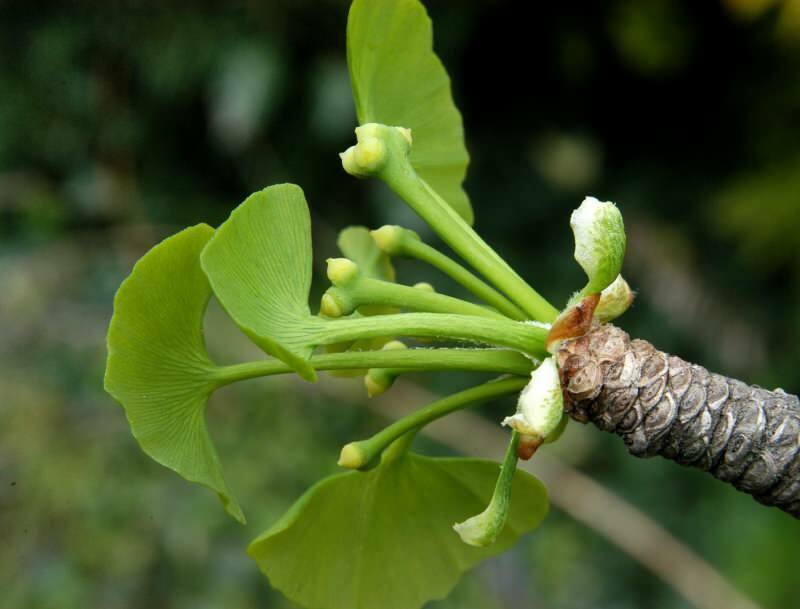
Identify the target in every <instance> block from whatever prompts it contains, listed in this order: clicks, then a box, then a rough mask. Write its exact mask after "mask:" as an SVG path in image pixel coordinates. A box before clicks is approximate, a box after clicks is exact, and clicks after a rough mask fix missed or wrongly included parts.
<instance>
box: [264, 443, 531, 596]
mask: <svg viewBox="0 0 800 609" xmlns="http://www.w3.org/2000/svg"><path fill="white" fill-rule="evenodd" d="M497 472H498V467H497V464H496V463H493V462H490V461H480V460H476V459H431V458H428V457H422V456H419V455H413V454H406V455H404V456H401V457H399V458H397V459H396V460H388V459H386V458H384V461H383V462H382V463H381V464H380V465H379V466H378V467H377V468H375V469H372V470H370V471H367V472H349V473H345V474H339V475H335V476H332V477H330V478H327V479H325V480H323V481H321V482H319V483H318V484H316V485H315V486H313V487H312V488H311V489H309V490H308V491H307V492H306V493H305V494H304V495H303V496H302V497H301V498H300V499H299V500H298V501H297V502H296V503H295V504H294V505H293V506H292V507H291V508H290V509H289V511H288V512H286V514H285V515H284V516H283V517H282V518H281V519H280V520H279V521H278V522H277V523H276V524H275V525H274V526H273V527H272V528H271V529H269V530H268V531H266V532H265V533H263V534H262V535H261V536H260V537H258V538H257V539H256V540H255V541H253V543H252V544H251V545H250V547H249V549H248V553H249V554H250V556H252V557H253V558H254V559H255V560H256V561H257V562H258V564H259V567H260V568H261V570H262V571H263V572H264V574H265V575H266V576H267V577H268V578H269V580H270V582H271V583H272V585H273V586H275V587H276V588H278V589H279V590H280V591H281V592H283V593H284V594H285V595H286V596H287V597H288V598H290V599H291V600H293V601H294V602H296V603H299V604H300V605H302V606H304V607H313V608H314V609H375V608H376V607H380V608H381V609H414V608H416V607H420V606H421V605H423V604H424V603H426V602H427V601H429V600H431V599H437V598H443V597H444V596H446V595H447V594H448V593H449V592H450V590H451V589H452V588H453V587H454V586H455V584H456V583H457V581H458V579H459V578H460V576H461V574H462V573H463V572H464V571H466V570H468V569H470V568H471V567H472V566H474V565H475V564H477V563H478V562H480V561H481V560H484V559H486V558H488V557H490V556H493V555H495V554H499V553H501V552H503V551H505V550H506V549H508V548H509V547H510V546H511V545H513V544H514V543H515V542H516V541H517V539H519V537H520V536H521V535H523V534H525V533H527V532H529V531H532V530H533V529H535V528H536V527H537V526H539V524H540V523H541V521H542V520H543V518H544V516H545V515H546V513H547V492H546V491H545V488H544V486H543V485H542V484H541V483H540V482H539V481H538V480H536V479H535V478H534V477H533V476H531V475H529V474H527V473H525V472H521V471H518V472H517V473H516V474H515V477H514V484H513V500H512V505H511V509H510V513H509V518H508V523H507V525H506V527H505V529H504V530H503V532H502V533H501V534H500V536H499V537H498V540H497V543H496V544H495V545H493V546H490V547H487V548H475V547H472V546H468V545H466V544H464V543H463V542H462V541H461V539H460V538H459V537H458V535H457V534H456V533H455V532H454V531H453V529H452V526H453V524H454V523H455V522H460V521H462V520H464V519H465V518H467V517H469V516H471V515H472V514H475V513H477V512H480V511H481V510H483V509H484V507H485V506H486V504H487V503H488V502H489V500H490V499H491V496H492V490H493V489H494V485H495V478H496V477H497Z"/></svg>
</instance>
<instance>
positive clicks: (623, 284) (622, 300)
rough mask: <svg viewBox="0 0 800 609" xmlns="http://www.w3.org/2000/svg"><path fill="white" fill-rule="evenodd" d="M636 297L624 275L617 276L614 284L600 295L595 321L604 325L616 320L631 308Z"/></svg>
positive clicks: (595, 311)
mask: <svg viewBox="0 0 800 609" xmlns="http://www.w3.org/2000/svg"><path fill="white" fill-rule="evenodd" d="M634 297H635V294H634V293H633V290H631V286H629V285H628V282H627V281H625V279H623V278H622V275H617V278H616V279H615V280H614V282H613V283H612V284H611V285H610V286H608V287H607V288H606V289H605V290H603V291H602V292H601V293H600V301H599V302H598V303H597V307H596V308H595V310H594V317H595V319H596V320H597V321H599V322H600V323H602V324H604V323H606V322H609V321H612V320H614V319H616V318H617V317H619V316H620V315H622V314H623V313H624V312H625V311H627V310H628V309H629V308H630V306H631V304H633V299H634Z"/></svg>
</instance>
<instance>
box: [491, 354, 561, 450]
mask: <svg viewBox="0 0 800 609" xmlns="http://www.w3.org/2000/svg"><path fill="white" fill-rule="evenodd" d="M563 412H564V397H563V395H562V393H561V381H560V379H559V377H558V369H557V368H556V363H555V360H554V359H553V358H552V357H548V358H547V359H545V360H544V361H543V362H542V364H541V365H540V366H539V367H538V368H537V369H536V370H534V371H533V372H532V373H531V381H530V383H528V384H527V385H526V386H525V389H523V390H522V393H520V395H519V401H518V402H517V412H516V413H515V414H514V416H511V417H506V418H505V419H504V420H503V425H508V426H509V427H511V428H512V429H514V430H516V431H518V432H519V433H520V434H521V435H522V436H523V438H524V440H525V442H523V444H525V447H526V454H527V453H530V454H533V451H534V450H535V449H536V448H537V447H538V445H540V444H542V443H543V442H544V440H545V438H547V436H549V435H550V434H551V433H553V432H554V431H555V430H556V429H557V428H558V425H559V423H560V422H561V417H562V415H563ZM534 445H535V446H534ZM528 456H529V455H528Z"/></svg>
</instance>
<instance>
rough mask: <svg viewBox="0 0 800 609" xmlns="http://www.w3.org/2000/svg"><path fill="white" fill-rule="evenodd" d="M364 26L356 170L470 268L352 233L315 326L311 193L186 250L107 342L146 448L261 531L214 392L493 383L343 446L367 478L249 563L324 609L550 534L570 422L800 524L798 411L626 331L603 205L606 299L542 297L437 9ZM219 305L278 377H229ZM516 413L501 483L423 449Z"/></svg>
mask: <svg viewBox="0 0 800 609" xmlns="http://www.w3.org/2000/svg"><path fill="white" fill-rule="evenodd" d="M347 28H348V29H347V57H348V66H349V69H350V76H351V82H352V87H353V95H354V99H355V105H356V110H357V116H358V121H359V126H358V127H357V128H356V130H355V132H356V139H357V143H356V144H355V145H354V146H352V147H351V148H349V149H348V150H346V151H345V152H343V153H342V155H341V163H342V166H343V167H344V169H345V171H346V172H347V173H349V174H351V175H353V176H356V177H358V178H377V179H380V180H382V181H383V182H385V183H386V184H387V185H388V186H389V187H390V188H391V189H392V190H393V191H394V192H395V193H396V194H397V195H398V196H399V198H400V199H402V200H403V201H405V203H407V204H408V205H410V206H411V207H412V209H413V210H414V211H415V212H416V213H417V214H418V215H419V216H421V218H422V219H423V220H425V222H427V223H428V224H429V225H430V226H431V227H432V229H433V230H434V231H435V232H436V233H437V234H438V236H439V237H440V238H441V239H442V241H443V242H444V243H445V244H447V245H448V246H449V247H450V249H451V250H452V251H453V252H455V253H456V254H457V255H458V257H460V258H461V260H462V262H463V263H464V264H462V262H458V261H457V260H455V259H453V258H451V257H449V256H447V255H446V254H444V253H443V252H441V251H440V250H438V249H435V248H434V247H432V246H431V245H428V244H426V243H424V242H423V241H422V240H421V239H420V238H419V236H418V235H417V234H415V233H414V232H412V231H411V230H408V229H405V228H402V227H399V226H384V227H382V228H378V229H377V230H373V231H369V230H368V229H366V228H364V227H349V228H346V229H345V230H343V231H342V233H341V234H340V238H339V242H338V244H339V248H340V250H341V252H342V256H343V257H341V258H333V259H330V260H328V278H329V280H330V282H331V284H332V286H331V287H330V288H329V289H328V290H327V291H326V292H325V293H324V295H323V297H322V301H321V303H320V306H319V312H318V313H317V314H314V313H312V309H311V307H310V305H309V291H310V287H311V280H312V273H311V269H312V251H311V234H310V219H309V211H308V207H307V204H306V201H305V198H304V195H303V191H302V190H301V189H300V187H298V186H296V185H292V184H280V185H275V186H270V187H268V188H266V189H264V190H262V191H260V192H257V193H255V194H253V195H251V196H250V197H248V198H247V199H246V200H245V201H244V203H242V204H241V205H240V206H239V207H238V208H236V209H235V210H234V211H233V213H232V214H231V215H230V218H229V219H228V220H226V221H225V222H224V223H223V224H222V225H221V226H219V227H217V228H216V229H214V228H212V227H210V226H208V225H205V224H199V225H196V226H193V227H190V228H187V229H185V230H183V231H181V232H179V233H177V234H176V235H173V236H172V237H169V238H168V239H166V240H165V241H163V242H162V243H160V244H158V245H156V246H155V247H154V248H153V249H152V250H150V251H149V252H148V253H147V254H145V255H144V256H143V257H142V259H141V260H140V261H139V262H138V263H137V264H136V266H135V267H134V269H133V271H132V273H131V275H130V276H129V277H128V278H127V279H126V280H125V281H124V282H123V284H122V285H121V287H120V289H119V291H118V293H117V296H116V299H115V302H114V316H113V318H112V320H111V325H110V328H109V332H108V349H109V355H108V364H107V369H106V378H105V386H106V389H107V390H108V392H109V393H110V394H111V395H113V396H114V397H115V398H116V399H117V400H118V401H119V402H120V403H121V404H122V406H123V407H124V409H125V413H126V415H127V418H128V421H129V423H130V426H131V430H132V432H133V435H134V437H135V438H136V440H137V441H138V442H139V444H140V445H141V447H142V449H143V450H144V451H145V452H146V453H147V454H148V455H150V456H151V457H152V458H153V459H155V460H156V461H157V462H159V463H161V464H162V465H165V466H166V467H169V468H171V469H172V470H174V471H175V472H177V473H178V474H180V475H181V476H183V477H184V478H186V479H187V480H189V481H192V482H197V483H200V484H202V485H204V486H206V487H208V488H210V489H212V490H214V491H215V492H216V493H217V494H218V495H219V497H220V498H221V500H222V502H223V504H224V506H225V509H226V510H227V511H228V512H229V513H230V514H231V515H232V516H233V517H234V518H236V519H237V520H239V521H240V522H244V514H243V511H242V509H241V507H240V506H239V504H238V502H237V501H236V499H235V497H234V495H233V493H232V492H231V490H230V489H229V488H228V486H227V483H226V482H225V479H224V477H223V473H222V466H221V464H220V460H219V457H218V455H217V452H216V450H215V448H214V445H213V443H212V440H211V437H210V434H209V431H208V428H207V424H206V417H205V407H206V403H207V400H208V398H209V396H210V395H211V394H212V393H213V392H214V391H215V390H216V389H218V388H220V387H222V386H224V385H227V384H230V383H234V382H236V381H241V380H246V379H252V378H256V377H262V376H270V375H275V374H289V373H295V374H298V375H299V376H300V377H302V378H304V379H306V380H307V381H311V382H313V381H314V380H316V378H317V375H318V374H319V373H320V372H324V371H329V372H334V371H338V372H347V373H350V374H353V375H360V376H362V377H363V380H364V384H365V386H366V389H367V391H368V392H369V394H370V395H376V394H379V393H382V392H384V391H387V390H388V389H389V388H390V387H391V385H392V383H393V381H394V379H395V378H396V377H397V376H399V375H401V374H403V373H405V372H409V371H446V370H461V371H481V372H493V373H497V374H498V378H497V379H496V380H493V381H491V382H487V383H483V384H480V385H477V386H474V387H471V388H468V389H465V390H463V391H460V392H458V393H455V394H453V395H449V396H447V397H444V398H443V399H440V400H438V401H436V402H433V403H431V404H429V405H427V406H424V407H422V408H420V409H419V410H417V411H415V412H413V413H412V414H411V415H409V416H407V417H405V418H403V419H400V420H397V421H395V422H393V423H392V424H390V425H389V426H387V427H386V428H384V429H383V430H380V431H378V432H377V433H376V434H375V435H373V436H372V437H370V438H367V439H364V440H359V441H354V442H351V443H349V444H347V445H345V446H344V447H343V448H342V450H341V454H340V455H339V464H340V465H342V466H343V467H344V468H347V469H349V470H352V471H348V472H344V473H341V474H338V475H335V476H332V477H330V478H327V479H325V480H323V481H321V482H319V483H318V484H316V485H315V486H314V487H312V488H311V489H309V490H308V491H307V492H306V493H305V494H304V495H303V496H302V497H301V498H300V499H298V501H297V502H296V503H295V504H294V505H293V506H292V507H291V508H290V509H289V510H288V511H287V512H286V514H285V515H284V516H283V517H282V518H281V519H280V520H278V522H276V523H275V524H274V525H273V526H272V527H271V528H270V529H269V530H267V531H266V532H264V533H263V534H262V535H260V536H259V537H258V538H257V539H256V540H254V541H253V542H252V543H251V545H250V547H249V550H248V551H249V553H250V555H251V556H252V557H253V558H254V559H255V560H256V562H257V563H258V565H259V567H260V568H261V569H262V571H263V572H264V573H265V574H266V576H267V577H268V578H269V580H270V582H271V583H272V584H273V585H274V586H275V587H276V588H278V589H280V590H281V591H282V592H283V593H284V594H286V595H287V596H288V597H289V598H291V599H292V600H294V601H295V602H297V603H299V604H300V605H302V606H306V607H313V608H317V607H319V608H331V609H339V608H341V609H345V608H347V609H361V608H368V609H374V608H376V607H381V608H386V609H392V608H397V609H403V608H406V609H407V608H413V607H419V606H420V605H422V604H423V603H425V602H426V601H427V600H430V599H433V598H440V597H443V596H444V595H446V594H447V593H448V592H449V590H450V589H451V588H452V587H453V586H454V585H455V583H456V581H457V580H458V578H459V576H460V575H461V573H463V572H464V571H465V570H466V569H469V568H470V567H471V566H473V565H474V564H476V563H477V562H479V561H481V560H483V559H485V558H487V557H489V556H492V555H494V554H497V553H499V552H502V551H503V550H505V549H507V548H508V547H510V546H511V545H512V544H513V543H514V542H515V541H516V540H517V539H518V538H519V537H520V536H521V535H523V534H525V533H527V532H530V531H532V530H533V529H535V528H536V527H537V526H539V524H540V523H541V522H542V520H543V519H544V517H545V514H546V512H547V495H546V491H545V489H544V488H543V486H542V485H541V483H539V482H538V481H537V480H536V479H535V478H533V477H532V476H530V475H528V474H526V473H524V472H521V471H518V470H517V469H516V466H517V460H518V459H519V458H531V457H532V456H533V455H534V453H535V452H536V450H537V449H538V448H539V447H540V446H541V445H542V444H544V443H547V442H551V441H554V440H556V439H557V438H558V436H559V435H560V432H561V431H562V430H563V427H564V426H565V425H566V423H567V420H568V419H569V418H570V417H571V418H573V419H576V420H579V421H582V422H586V421H592V422H593V423H595V424H596V425H597V426H598V427H600V428H601V429H604V430H607V431H612V432H614V433H616V434H618V435H620V436H622V437H623V439H624V440H625V442H626V444H627V445H628V448H629V450H630V451H631V452H632V453H633V454H635V455H637V456H651V455H657V454H659V455H662V456H665V457H668V458H670V459H673V460H676V461H678V462H680V463H683V464H686V465H692V466H695V467H699V468H702V469H704V470H707V471H709V472H711V473H712V474H713V475H714V476H716V477H717V478H719V479H721V480H724V481H727V482H730V483H732V484H734V485H735V486H736V487H737V488H739V489H740V490H742V491H745V492H747V493H749V494H751V495H753V496H754V497H755V498H756V499H757V500H759V501H761V502H763V503H765V504H769V505H775V506H778V507H780V508H781V509H783V510H785V511H786V512H788V513H790V514H792V515H794V516H800V477H799V476H798V470H800V451H799V450H798V437H799V436H800V403H799V402H798V399H797V398H796V397H794V396H789V395H787V394H785V393H783V392H782V391H780V390H776V391H767V390H764V389H761V388H757V387H750V386H747V385H745V384H744V383H741V382H739V381H736V380H733V379H728V378H725V377H722V376H719V375H716V374H710V373H708V372H707V371H706V370H704V369H703V368H702V367H700V366H697V365H693V364H689V363H686V362H684V361H683V360H680V359H679V358H676V357H673V356H669V355H666V354H664V353H661V352H659V351H658V350H656V349H655V348H654V347H652V346H651V345H650V344H649V343H647V342H645V341H641V340H631V339H630V338H629V337H628V335H627V334H626V333H625V332H623V331H622V330H620V329H618V328H617V327H615V326H614V325H612V324H611V323H609V322H611V321H612V320H613V319H615V318H617V317H618V316H620V315H621V314H622V313H624V311H625V310H626V309H627V308H628V306H629V305H630V303H631V300H632V297H633V296H632V292H631V290H630V288H629V287H628V285H627V283H626V282H625V280H624V279H623V278H622V276H621V275H620V271H621V267H622V262H623V258H624V253H625V231H624V226H623V221H622V216H621V213H620V211H619V209H618V208H617V207H616V206H615V205H614V204H612V203H608V202H605V203H604V202H600V201H598V200H597V199H594V198H591V197H587V198H586V199H585V200H584V201H583V203H582V204H581V205H580V206H579V207H578V208H577V209H576V210H575V212H574V213H573V214H572V218H571V226H572V229H573V233H574V236H575V259H576V261H577V262H578V263H579V264H580V266H581V267H582V268H583V270H584V271H585V273H586V275H587V283H586V285H585V286H584V287H583V288H581V289H580V290H578V291H577V292H576V293H575V294H574V295H573V296H572V297H571V298H570V300H569V302H567V303H566V305H565V306H564V307H563V308H557V307H555V306H553V305H552V304H551V303H549V302H548V301H547V300H545V299H544V298H543V297H542V296H541V295H540V294H539V293H538V292H537V291H535V290H534V289H533V288H532V287H531V286H530V285H529V284H528V283H526V281H525V280H524V279H523V278H521V277H520V276H519V275H518V274H517V273H516V272H514V270H513V269H512V268H511V267H510V266H509V265H508V264H507V263H506V262H505V261H504V260H503V259H502V258H501V257H500V256H499V255H498V254H497V253H496V252H495V251H494V250H493V249H492V248H491V247H490V246H489V245H488V244H487V243H486V242H484V241H483V240H482V239H481V237H480V236H479V235H478V234H477V233H476V232H475V231H474V230H473V228H472V227H471V225H472V220H473V217H472V209H471V206H470V202H469V199H468V198H467V196H466V194H465V192H464V191H463V189H462V182H463V179H464V177H465V173H466V169H467V164H468V155H467V152H466V148H465V144H464V136H463V129H462V123H461V117H460V114H459V113H458V110H457V109H456V107H455V105H454V103H453V101H452V97H451V92H450V85H449V80H448V77H447V74H446V72H445V70H444V68H443V67H442V65H441V63H440V62H439V60H438V58H437V57H436V55H435V54H434V52H433V46H432V29H431V24H430V20H429V19H428V17H427V14H426V13H425V9H424V8H423V7H422V5H421V4H419V2H418V1H417V0H355V2H354V3H353V5H352V7H351V9H350V14H349V19H348V26H347ZM398 204H399V203H398ZM395 257H405V258H412V259H416V260H418V261H420V262H422V263H427V264H429V265H431V266H433V267H435V268H436V269H438V270H439V271H441V272H442V273H444V274H446V275H448V276H449V277H451V278H452V279H453V280H455V281H456V282H458V283H459V284H461V285H463V286H464V287H465V288H466V289H467V290H468V291H469V292H470V293H471V294H473V295H474V297H475V302H468V301H466V300H463V299H460V298H454V297H451V296H447V295H444V294H440V293H437V292H435V291H433V290H431V289H430V288H429V287H427V286H406V285H401V284H399V283H397V282H396V281H395V273H394V270H393V266H392V258H395ZM469 267H471V270H470V268H469ZM212 296H214V297H215V298H216V299H217V300H218V301H219V303H220V304H221V305H222V307H223V308H224V310H225V311H226V313H227V314H228V315H229V316H230V317H231V318H232V319H233V321H234V322H235V323H236V325H237V326H238V327H239V328H240V329H241V331H242V332H243V333H245V334H246V335H247V336H248V337H249V338H250V339H251V340H252V341H253V342H254V343H255V344H256V345H257V346H258V347H260V348H261V349H262V350H263V351H264V353H265V355H266V356H267V357H265V358H263V359H260V360H258V361H253V362H246V363H236V364H229V365H220V364H218V363H216V362H214V361H212V359H211V357H210V356H209V354H208V352H207V350H206V347H205V342H204V337H203V319H204V314H205V311H206V307H207V305H208V302H209V300H210V298H211V297H212ZM418 339H425V342H424V344H422V345H420V343H419V342H416V343H415V342H414V341H415V340H418ZM453 345H459V346H457V347H454V346H453ZM516 394H518V395H519V397H518V400H517V408H516V411H515V412H513V413H509V416H507V417H505V418H504V420H503V421H502V422H501V423H502V424H503V425H505V426H506V427H507V428H508V430H509V444H508V450H507V453H506V456H505V459H504V461H503V463H502V464H501V467H500V469H499V474H498V468H497V464H495V463H492V462H488V461H481V460H475V459H462V458H429V457H425V456H422V455H418V454H414V453H412V452H410V446H411V442H412V440H413V438H414V435H415V434H416V433H417V432H418V431H419V430H420V429H421V428H423V427H424V426H425V425H426V424H428V423H430V422H432V421H434V420H436V419H439V418H441V417H444V416H446V415H447V414H449V413H451V412H453V411H456V410H458V409H463V408H467V407H472V406H476V405H479V404H482V403H486V402H487V401H490V400H494V399H496V398H500V397H502V396H509V395H516Z"/></svg>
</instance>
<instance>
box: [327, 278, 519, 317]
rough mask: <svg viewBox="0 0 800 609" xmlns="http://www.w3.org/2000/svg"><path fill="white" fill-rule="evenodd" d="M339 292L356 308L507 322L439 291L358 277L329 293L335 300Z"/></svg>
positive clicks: (496, 315)
mask: <svg viewBox="0 0 800 609" xmlns="http://www.w3.org/2000/svg"><path fill="white" fill-rule="evenodd" d="M339 291H341V292H342V293H343V295H344V296H345V298H344V299H343V302H346V303H348V304H350V305H351V306H353V307H360V306H363V305H384V306H389V307H397V308H402V309H410V310H412V311H423V312H428V313H452V314H456V315H475V316H477V317H487V318H491V319H507V318H506V317H505V316H504V315H502V314H500V313H498V312H496V311H493V310H491V309H487V308H485V307H482V306H480V305H477V304H475V303H472V302H467V301H465V300H461V299H460V298H453V297H452V296H447V295H445V294H437V293H436V292H429V291H427V290H421V289H419V288H412V287H410V286H407V285H400V284H397V283H391V282H389V281H381V280H379V279H372V278H370V277H358V278H357V279H356V280H355V281H353V282H352V283H349V284H347V285H341V286H337V287H335V288H333V289H332V290H330V291H329V292H328V293H329V294H331V295H332V296H333V297H334V298H335V297H336V295H337V294H338V293H339Z"/></svg>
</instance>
